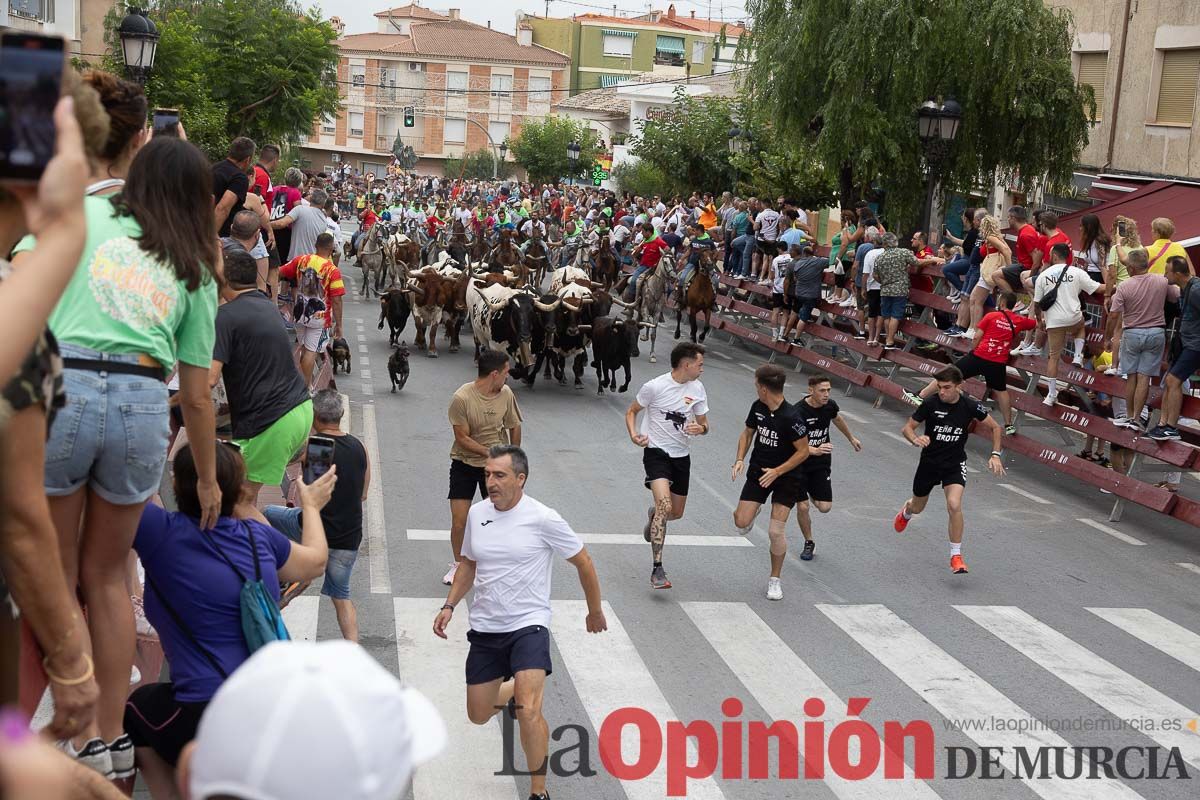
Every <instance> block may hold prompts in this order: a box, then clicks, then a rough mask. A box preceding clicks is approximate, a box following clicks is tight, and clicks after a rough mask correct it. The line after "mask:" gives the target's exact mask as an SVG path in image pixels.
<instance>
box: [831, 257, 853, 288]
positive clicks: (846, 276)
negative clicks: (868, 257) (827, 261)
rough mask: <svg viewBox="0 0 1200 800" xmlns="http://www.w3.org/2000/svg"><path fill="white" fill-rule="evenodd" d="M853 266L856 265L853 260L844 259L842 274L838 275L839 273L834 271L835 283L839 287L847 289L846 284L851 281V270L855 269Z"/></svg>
mask: <svg viewBox="0 0 1200 800" xmlns="http://www.w3.org/2000/svg"><path fill="white" fill-rule="evenodd" d="M853 267H854V262H853V261H843V262H842V274H841V275H838V274H837V273H834V275H833V285H834V286H836V287H837V288H839V289H845V288H846V284H848V283H850V270H851V269H853Z"/></svg>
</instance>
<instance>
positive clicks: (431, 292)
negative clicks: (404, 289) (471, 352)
mask: <svg viewBox="0 0 1200 800" xmlns="http://www.w3.org/2000/svg"><path fill="white" fill-rule="evenodd" d="M456 283H457V280H456V279H455V278H449V277H446V276H443V275H440V274H438V272H437V271H436V270H432V269H423V270H421V271H420V272H416V273H414V274H413V275H412V276H411V277H409V279H408V286H409V288H410V289H412V293H413V301H412V310H413V324H414V325H415V326H416V328H417V341H416V346H417V349H418V350H426V354H427V355H428V356H429V357H430V358H437V329H438V325H439V324H441V322H442V321H443V319H446V310H447V308H449V310H450V314H451V316H450V319H457V320H459V323H458V324H459V325H461V324H462V323H461V312H459V313H455V308H456V307H457V305H458V303H457V297H456V291H455V289H456V288H457V287H456V286H455V284H456ZM447 321H449V320H447ZM426 328H428V329H429V344H428V347H426V343H425V329H426ZM446 333H447V335H448V336H450V338H451V345H450V351H451V352H456V351H457V350H458V347H457V344H458V342H457V338H458V337H457V332H455V333H454V335H453V336H451V335H450V334H451V330H450V328H449V327H448V328H447V331H446Z"/></svg>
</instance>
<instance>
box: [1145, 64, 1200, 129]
mask: <svg viewBox="0 0 1200 800" xmlns="http://www.w3.org/2000/svg"><path fill="white" fill-rule="evenodd" d="M1197 80H1200V49H1195V50H1164V51H1163V60H1162V78H1161V80H1160V81H1159V86H1158V108H1157V111H1156V112H1155V115H1154V121H1155V122H1160V123H1167V124H1176V125H1191V124H1192V114H1193V113H1194V112H1195V110H1196V84H1197Z"/></svg>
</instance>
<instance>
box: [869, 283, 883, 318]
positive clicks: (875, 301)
mask: <svg viewBox="0 0 1200 800" xmlns="http://www.w3.org/2000/svg"><path fill="white" fill-rule="evenodd" d="M881 291H883V290H882V289H867V316H868V317H871V318H875V317H881V316H883V301H882V300H880V299H879V293H880V292H881Z"/></svg>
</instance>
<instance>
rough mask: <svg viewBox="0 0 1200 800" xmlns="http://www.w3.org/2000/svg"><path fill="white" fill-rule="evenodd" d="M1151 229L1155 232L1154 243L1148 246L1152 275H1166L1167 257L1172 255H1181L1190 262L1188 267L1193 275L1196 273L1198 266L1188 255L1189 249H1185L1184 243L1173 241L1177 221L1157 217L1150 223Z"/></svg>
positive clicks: (1147, 253) (1147, 252)
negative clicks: (1194, 264)
mask: <svg viewBox="0 0 1200 800" xmlns="http://www.w3.org/2000/svg"><path fill="white" fill-rule="evenodd" d="M1150 231H1151V233H1153V234H1154V244H1151V245H1147V246H1146V255H1147V257H1148V258H1149V260H1150V274H1151V275H1165V274H1166V273H1167V259H1168V258H1170V257H1171V256H1179V257H1180V258H1182V259H1183V260H1184V261H1186V262H1187V264H1188V269H1189V270H1190V271H1191V274H1192V275H1195V274H1196V267H1195V266H1193V264H1192V259H1191V257H1189V256H1188V254H1187V250H1184V249H1183V245H1181V244H1180V243H1179V242H1176V241H1173V240H1172V237H1173V236H1174V235H1175V223H1174V222H1172V221H1171V220H1169V219H1167V218H1166V217H1156V218H1155V219H1154V221H1152V222H1151V223H1150Z"/></svg>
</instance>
